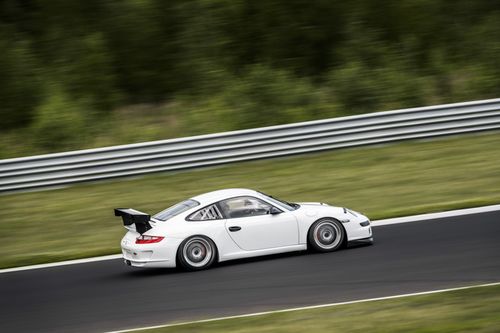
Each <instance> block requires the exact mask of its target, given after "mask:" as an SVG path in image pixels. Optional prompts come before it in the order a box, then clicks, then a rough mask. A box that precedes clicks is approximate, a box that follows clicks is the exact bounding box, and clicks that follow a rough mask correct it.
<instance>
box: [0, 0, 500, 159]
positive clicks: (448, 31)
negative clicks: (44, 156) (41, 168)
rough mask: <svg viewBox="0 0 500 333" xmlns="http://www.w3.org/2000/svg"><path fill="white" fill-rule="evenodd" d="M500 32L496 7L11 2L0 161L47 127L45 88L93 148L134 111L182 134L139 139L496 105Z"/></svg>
mask: <svg viewBox="0 0 500 333" xmlns="http://www.w3.org/2000/svg"><path fill="white" fill-rule="evenodd" d="M499 21H500V5H499V3H498V2H495V1H488V0H478V1H469V0H458V1H455V2H454V3H453V5H450V3H449V2H447V1H445V0H433V1H431V0H404V1H385V2H383V3H378V2H377V3H376V2H373V1H370V0H360V1H353V2H338V1H330V0H318V1H314V3H311V2H310V1H305V0H296V1H285V0H268V1H243V0H230V1H229V0H213V1H206V0H191V1H184V0H171V1H163V0H142V1H137V0H120V1H118V0H109V1H99V0H88V1H79V2H75V1H61V0H57V1H39V0H37V1H28V2H20V1H18V0H10V1H3V2H1V3H0V51H1V52H2V56H1V57H0V117H1V118H2V125H3V130H4V131H8V132H9V133H2V134H0V150H1V147H2V146H4V147H5V146H6V145H7V144H6V143H5V141H6V138H7V137H10V138H12V137H14V136H15V134H14V135H13V134H12V132H15V131H16V130H17V129H19V128H23V129H25V130H29V129H31V128H35V127H37V126H38V125H37V126H34V124H33V122H34V121H37V122H40V120H39V119H40V118H44V117H46V116H43V115H38V116H35V113H37V112H42V111H41V110H45V107H43V105H45V104H46V103H48V102H47V99H42V98H41V97H42V96H43V93H44V92H46V91H47V87H46V85H47V82H56V83H57V84H58V85H59V87H61V89H62V90H64V93H63V94H64V95H65V96H66V97H65V98H66V99H67V100H71V101H72V102H71V103H72V104H73V103H75V102H74V101H80V102H77V103H76V104H81V103H82V102H81V101H85V102H84V104H85V105H86V107H88V108H90V109H92V110H93V113H95V114H96V116H95V117H96V119H95V120H96V121H95V122H93V124H97V125H92V127H93V128H92V129H91V130H92V131H93V132H94V133H97V136H103V135H106V133H107V132H108V131H109V128H105V127H104V126H101V124H102V123H106V122H108V121H109V120H110V119H114V118H116V114H117V113H118V114H119V113H120V110H122V109H123V108H135V105H140V106H141V107H139V108H136V109H141V110H144V108H143V107H142V106H144V105H151V106H152V107H151V108H149V111H155V110H156V111H157V113H156V116H157V117H158V118H163V117H164V116H165V114H164V109H162V108H159V107H157V106H158V105H160V104H165V103H166V104H170V105H173V106H174V107H169V108H168V109H167V110H168V112H170V116H171V117H175V118H177V120H178V121H177V123H181V124H184V125H183V126H184V128H180V129H179V130H177V129H175V130H164V131H163V132H162V131H160V130H151V129H150V128H148V129H147V131H135V133H138V135H136V136H133V135H128V136H127V139H126V140H132V141H134V140H143V139H147V138H150V137H151V136H152V138H153V139H162V138H166V137H168V136H169V135H170V134H169V133H174V132H175V133H179V132H180V133H190V134H200V133H207V132H213V131H215V130H226V129H241V128H249V127H255V126H265V125H272V124H279V123H284V122H292V121H300V120H310V119H318V118H321V117H330V116H336V115H339V114H352V113H362V112H373V111H379V110H385V109H393V108H403V107H409V106H421V105H429V104H436V103H446V102H458V101H463V100H470V99H482V98H494V97H498V92H499V91H500V25H499V24H498V22H499ZM81 108H83V106H82V107H81ZM159 110H161V111H159ZM149 111H148V112H145V113H147V115H146V116H149V113H150V112H149ZM43 112H46V111H43ZM62 112H65V111H62V110H61V113H62ZM153 117H154V115H153ZM35 118H36V119H37V120H34V119H35ZM138 118H140V117H138ZM76 122H78V121H76ZM192 122H195V124H194V125H193V124H192ZM137 124H138V125H141V124H142V121H141V120H140V119H139V120H138V122H137ZM111 125H112V124H111ZM58 128H61V127H58ZM145 133H157V134H154V135H152V134H151V135H150V134H145ZM161 133H164V135H163V136H162V135H161ZM61 137H67V135H66V134H63V135H61ZM1 141H4V142H1ZM106 141H107V142H108V141H109V140H106ZM99 142H102V141H99V140H95V141H93V142H89V143H87V144H86V146H94V145H98V144H99ZM109 143H110V144H113V143H115V144H118V143H124V141H123V140H122V139H121V137H120V136H118V137H117V139H116V140H115V141H113V140H111V141H109ZM72 145H74V140H73V143H68V144H67V145H64V144H61V146H60V147H63V146H67V147H69V146H72ZM43 147H48V146H47V145H46V144H40V145H38V148H37V149H32V150H33V151H36V152H43V151H44V148H43ZM53 148H54V149H55V147H53ZM51 149H52V148H51ZM30 150H31V149H24V148H19V152H20V153H21V152H25V151H30ZM0 154H1V152H0ZM12 154H14V155H16V152H15V151H13V150H12ZM7 155H11V154H10V153H7Z"/></svg>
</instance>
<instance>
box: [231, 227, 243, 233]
mask: <svg viewBox="0 0 500 333" xmlns="http://www.w3.org/2000/svg"><path fill="white" fill-rule="evenodd" d="M240 230H241V227H238V226H234V227H229V231H232V232H235V231H240Z"/></svg>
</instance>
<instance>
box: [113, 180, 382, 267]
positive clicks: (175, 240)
mask: <svg viewBox="0 0 500 333" xmlns="http://www.w3.org/2000/svg"><path fill="white" fill-rule="evenodd" d="M115 216H121V217H122V218H123V224H124V226H125V228H127V229H128V232H127V234H126V235H125V237H123V239H122V241H121V247H122V252H123V258H124V259H125V263H126V264H127V265H131V266H136V267H176V266H178V265H180V266H182V267H184V268H185V269H188V270H199V269H204V268H207V267H209V266H210V265H212V264H213V263H214V262H221V261H226V260H231V259H238V258H248V257H254V256H262V255H269V254H275V253H283V252H290V251H300V250H306V249H313V250H316V251H320V252H330V251H335V250H337V249H338V248H340V247H341V246H343V245H346V244H347V242H351V241H366V242H369V243H371V242H372V241H373V238H372V230H371V227H370V220H369V219H368V218H367V217H366V216H363V215H362V214H360V213H357V212H354V211H352V210H349V209H347V208H342V207H333V206H329V205H327V204H324V203H311V202H308V203H306V202H304V203H291V202H286V201H283V200H279V199H277V198H274V197H272V196H270V195H266V194H264V193H261V192H258V191H253V190H248V189H227V190H220V191H214V192H209V193H205V194H201V195H198V196H196V197H194V198H191V199H188V200H186V201H183V202H180V203H178V204H176V205H174V206H172V207H170V208H167V209H165V210H164V211H161V212H159V213H158V214H156V215H154V216H152V217H150V216H149V215H148V214H145V213H142V212H139V211H137V210H134V209H130V208H117V209H115Z"/></svg>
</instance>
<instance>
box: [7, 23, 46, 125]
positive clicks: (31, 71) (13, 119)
mask: <svg viewBox="0 0 500 333" xmlns="http://www.w3.org/2000/svg"><path fill="white" fill-rule="evenodd" d="M0 29H2V26H1V25H0ZM0 53H1V56H0V119H1V123H2V127H3V129H5V128H19V127H23V126H26V125H27V124H29V123H30V121H31V116H32V113H33V108H34V107H36V105H37V103H38V101H39V90H40V86H39V85H38V84H39V82H38V77H37V73H36V65H35V60H34V59H33V55H32V54H31V52H30V49H29V45H28V43H26V42H22V41H12V40H9V39H8V38H3V36H2V34H1V33H0Z"/></svg>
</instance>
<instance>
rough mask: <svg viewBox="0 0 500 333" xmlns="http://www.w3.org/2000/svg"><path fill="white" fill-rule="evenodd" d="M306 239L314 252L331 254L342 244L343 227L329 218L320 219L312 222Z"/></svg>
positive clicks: (343, 236) (343, 237)
mask: <svg viewBox="0 0 500 333" xmlns="http://www.w3.org/2000/svg"><path fill="white" fill-rule="evenodd" d="M307 239H308V241H309V244H310V245H311V247H312V248H313V249H314V250H316V251H319V252H332V251H335V250H337V249H338V248H339V247H341V246H342V244H343V243H344V239H345V231H344V227H342V225H341V224H340V222H339V221H337V220H334V219H330V218H325V219H321V220H318V221H316V222H314V224H313V225H312V226H311V228H310V229H309V234H308V235H307Z"/></svg>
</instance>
